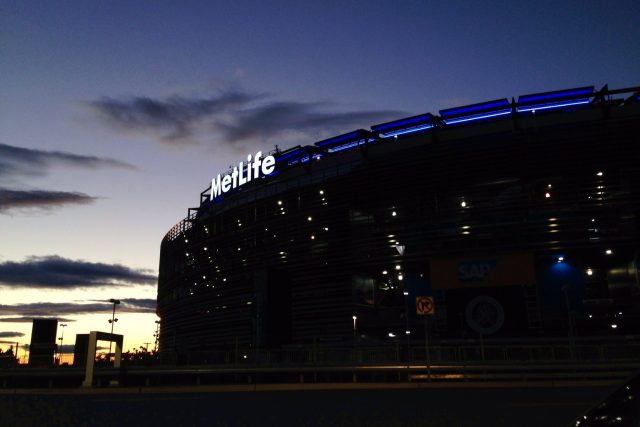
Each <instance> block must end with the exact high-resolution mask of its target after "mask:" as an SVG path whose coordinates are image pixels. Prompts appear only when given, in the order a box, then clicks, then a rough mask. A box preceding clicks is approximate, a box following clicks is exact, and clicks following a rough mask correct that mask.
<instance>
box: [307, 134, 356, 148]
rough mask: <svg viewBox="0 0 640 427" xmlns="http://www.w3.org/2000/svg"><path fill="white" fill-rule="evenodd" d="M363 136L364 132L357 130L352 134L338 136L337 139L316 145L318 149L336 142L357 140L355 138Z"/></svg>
mask: <svg viewBox="0 0 640 427" xmlns="http://www.w3.org/2000/svg"><path fill="white" fill-rule="evenodd" d="M361 134H362V132H361V131H359V130H357V131H355V132H351V133H348V134H346V135H342V136H336V137H335V138H331V139H326V140H324V141H319V142H316V143H315V144H314V145H316V146H317V147H322V146H324V145H328V144H334V143H336V142H340V141H344V140H345V139H350V138H355V137H358V136H360V135H361Z"/></svg>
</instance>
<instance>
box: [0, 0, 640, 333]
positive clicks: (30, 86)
mask: <svg viewBox="0 0 640 427" xmlns="http://www.w3.org/2000/svg"><path fill="white" fill-rule="evenodd" d="M638 17H640V2H638V1H637V0H635V1H557V0H556V1H546V0H544V1H537V2H523V1H496V2H475V1H467V2H456V1H447V2H442V1H409V0H407V1H373V0H371V1H314V2H311V1H274V2H264V1H239V0H236V1H222V0H218V1H179V2H178V1H127V2H124V1H109V2H95V1H55V2H42V1H28V0H19V1H11V0H9V1H4V2H3V3H2V6H0V192H2V193H1V194H0V196H3V197H4V199H3V198H2V197H0V201H2V200H4V201H2V202H1V203H0V237H1V240H0V242H1V243H0V288H1V292H2V296H3V298H2V301H3V302H2V304H5V306H1V305H0V317H1V315H3V314H5V315H9V314H10V315H13V316H20V315H21V314H22V315H27V313H28V314H29V315H33V313H34V312H33V310H41V309H43V308H42V307H44V306H41V305H36V306H34V305H31V306H29V307H23V306H21V305H20V304H25V303H32V304H38V303H41V302H44V301H46V302H48V303H56V302H63V301H64V302H65V303H68V302H69V301H75V302H74V304H76V303H77V304H82V303H84V302H87V301H92V300H95V299H108V298H112V297H117V298H120V299H125V298H137V299H140V301H142V302H140V303H139V304H138V306H139V307H143V308H144V310H142V309H141V312H140V313H131V314H128V316H140V319H141V320H140V319H138V320H136V321H135V322H134V321H133V320H126V319H123V322H121V323H120V324H119V325H118V327H120V328H125V329H126V328H127V325H129V326H128V327H129V328H130V329H128V330H127V331H126V334H129V335H131V336H135V337H137V338H135V339H137V340H140V342H142V340H148V338H149V336H151V334H152V333H153V332H154V330H155V325H154V324H153V320H154V317H153V315H152V314H145V313H148V311H149V305H150V304H151V305H152V303H153V301H152V300H153V298H155V293H156V290H155V287H154V286H152V285H149V279H148V276H149V274H153V273H154V271H156V270H157V264H158V252H159V245H160V241H161V239H162V237H163V235H164V233H165V232H166V231H167V230H168V229H169V228H170V227H171V226H172V225H173V224H174V223H176V222H177V221H179V220H180V219H181V218H182V217H183V216H184V215H185V213H186V209H187V208H188V207H190V206H194V205H196V204H197V203H198V195H199V192H200V191H202V190H204V189H205V188H206V187H207V185H208V183H209V182H210V179H211V177H212V176H214V175H216V174H218V173H220V172H223V171H224V170H226V169H227V167H228V166H229V165H230V164H233V163H237V162H238V161H239V160H242V159H243V158H245V157H246V154H248V153H255V151H257V150H260V149H261V150H269V149H271V148H273V145H274V144H279V145H280V146H281V147H288V146H293V145H297V144H310V143H313V142H314V141H317V140H319V139H322V138H325V137H328V136H332V135H336V134H338V133H341V132H346V131H350V130H353V129H356V128H360V127H364V128H367V127H369V126H370V125H373V124H376V123H380V122H382V121H386V120H391V119H395V118H400V117H403V116H405V115H413V114H419V113H425V112H433V113H437V111H438V110H439V109H443V108H448V107H453V106H459V105H464V104H468V103H474V102H480V101H487V100H491V99H496V98H503V97H508V98H510V97H517V96H518V95H521V94H526V93H532V92H541V91H549V90H555V89H563V88H570V87H576V86H582V85H595V86H596V87H597V88H599V87H601V86H602V85H604V84H605V83H609V85H610V87H612V88H621V87H629V86H634V85H638V84H640V49H639V48H638V46H639V45H640V25H638ZM30 257H31V258H30ZM33 257H36V258H33ZM8 263H14V264H8ZM51 265H63V266H65V268H69V269H72V270H73V269H74V268H76V269H77V270H78V274H77V275H75V276H74V283H71V284H66V285H65V284H63V285H61V286H59V288H55V287H53V288H51V285H50V284H46V283H45V284H43V283H31V282H30V281H29V280H31V281H33V280H34V279H28V278H25V277H18V276H19V274H18V273H16V272H20V271H30V270H31V269H33V268H36V267H37V268H42V269H45V271H44V272H43V274H44V275H45V276H46V274H47V271H46V268H49V267H47V266H51ZM87 266H90V267H91V266H92V267H91V268H97V269H98V270H99V272H100V276H99V277H100V280H97V281H96V279H95V277H94V276H91V277H83V276H82V274H80V271H86V269H87ZM98 267H99V268H98ZM3 268H4V270H3ZM3 271H4V272H5V273H2V272H3ZM7 271H12V272H13V273H12V276H11V277H3V276H2V274H8V273H6V272H7ZM114 272H126V274H125V275H124V276H123V275H119V276H118V275H116V274H115V273H114ZM140 277H144V278H145V279H144V280H141V279H140ZM83 280H84V282H83ZM76 282H77V283H87V285H86V286H78V284H77V283H76ZM43 289H44V290H43ZM136 301H138V300H136ZM145 301H146V302H145ZM6 305H10V307H9V308H7V306H6ZM34 307H35V308H34ZM46 307H47V310H49V311H48V312H47V313H45V314H51V315H56V312H55V310H58V311H59V313H63V314H64V316H65V317H70V316H73V313H74V308H73V306H71V307H69V306H65V307H61V306H53V308H52V306H50V305H47V306H46ZM85 308H86V307H85ZM27 309H28V310H27ZM131 310H133V311H135V309H134V308H132V309H131ZM86 311H87V310H85V309H78V310H77V316H76V319H78V320H79V321H78V322H77V323H73V324H70V325H71V326H69V330H68V333H74V332H79V331H85V330H87V329H88V328H98V329H100V328H103V326H104V325H102V323H104V321H105V318H104V315H103V314H100V315H96V316H97V317H95V316H94V317H91V315H88V314H86ZM6 324H7V325H9V326H7V327H10V328H12V330H13V331H16V332H18V331H23V332H24V333H25V334H27V335H28V332H29V331H28V328H27V327H26V326H24V325H25V324H23V323H17V322H16V323H15V324H11V323H6ZM133 324H135V327H132V326H131V325H133ZM74 325H76V326H74ZM21 328H22V329H21ZM74 328H76V329H77V330H73V329H74ZM0 332H2V331H0Z"/></svg>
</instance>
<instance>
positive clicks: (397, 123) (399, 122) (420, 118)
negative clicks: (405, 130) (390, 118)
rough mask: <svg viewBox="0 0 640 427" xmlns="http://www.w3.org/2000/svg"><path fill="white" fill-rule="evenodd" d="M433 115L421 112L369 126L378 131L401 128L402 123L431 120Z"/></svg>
mask: <svg viewBox="0 0 640 427" xmlns="http://www.w3.org/2000/svg"><path fill="white" fill-rule="evenodd" d="M432 119H433V116H432V115H431V114H423V115H421V116H416V117H411V118H408V119H404V120H397V121H395V122H389V123H383V124H381V125H375V126H371V130H373V131H376V132H379V131H382V130H385V129H389V128H402V127H403V126H404V125H408V124H411V123H416V122H426V121H429V122H430V121H431V120H432Z"/></svg>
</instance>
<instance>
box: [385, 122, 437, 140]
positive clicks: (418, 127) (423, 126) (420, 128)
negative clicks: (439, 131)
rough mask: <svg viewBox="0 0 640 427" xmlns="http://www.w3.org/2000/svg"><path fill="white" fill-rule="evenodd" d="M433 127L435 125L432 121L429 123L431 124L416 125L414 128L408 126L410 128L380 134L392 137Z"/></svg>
mask: <svg viewBox="0 0 640 427" xmlns="http://www.w3.org/2000/svg"><path fill="white" fill-rule="evenodd" d="M432 127H433V125H432V124H431V123H429V124H426V125H422V126H416V127H412V128H408V129H400V130H396V131H391V132H387V133H382V134H380V136H381V137H382V138H392V137H394V136H398V135H406V134H408V133H413V132H420V131H421V130H426V129H431V128H432Z"/></svg>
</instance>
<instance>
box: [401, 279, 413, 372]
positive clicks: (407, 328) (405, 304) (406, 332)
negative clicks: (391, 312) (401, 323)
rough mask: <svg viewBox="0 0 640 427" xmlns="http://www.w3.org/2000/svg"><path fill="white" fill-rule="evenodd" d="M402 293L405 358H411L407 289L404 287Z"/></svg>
mask: <svg viewBox="0 0 640 427" xmlns="http://www.w3.org/2000/svg"><path fill="white" fill-rule="evenodd" d="M402 294H403V295H404V318H405V325H406V327H405V330H404V333H405V335H406V336H407V360H411V337H410V335H411V329H409V291H408V290H407V289H406V288H405V290H404V291H403V292H402Z"/></svg>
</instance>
